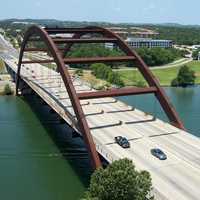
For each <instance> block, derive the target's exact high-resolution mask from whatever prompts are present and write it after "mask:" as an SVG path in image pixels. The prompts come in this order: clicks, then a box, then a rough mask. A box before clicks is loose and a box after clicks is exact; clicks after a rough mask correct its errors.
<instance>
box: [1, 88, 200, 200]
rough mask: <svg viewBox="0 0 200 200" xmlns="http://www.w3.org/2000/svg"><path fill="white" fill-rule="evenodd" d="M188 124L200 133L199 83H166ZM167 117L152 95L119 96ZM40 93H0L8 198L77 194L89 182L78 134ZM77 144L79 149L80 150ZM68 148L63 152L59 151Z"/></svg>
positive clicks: (61, 199) (4, 194) (58, 199)
mask: <svg viewBox="0 0 200 200" xmlns="http://www.w3.org/2000/svg"><path fill="white" fill-rule="evenodd" d="M166 92H167V94H168V96H169V97H170V99H171V100H172V102H173V104H174V106H175V107H176V110H177V111H178V113H179V115H180V117H181V119H182V120H183V122H184V123H185V126H186V128H187V129H188V130H189V131H190V132H191V133H192V134H194V135H197V136H199V137H200V123H199V122H200V121H199V119H200V106H199V102H200V87H199V86H197V87H194V88H184V89H183V88H166ZM120 99H121V100H122V101H124V102H126V103H127V104H129V105H133V106H136V107H139V108H140V109H142V110H145V111H147V112H151V113H153V114H154V115H156V116H157V117H160V118H162V119H164V120H165V119H166V117H165V116H164V114H163V112H162V111H161V109H160V107H159V105H158V103H157V101H156V100H154V98H153V97H152V95H146V96H145V98H144V97H143V96H131V97H130V96H129V97H120ZM58 122H59V119H57V117H56V115H54V114H52V113H51V112H49V110H48V108H47V107H46V106H42V109H41V101H40V100H39V99H38V98H37V97H34V98H32V97H31V98H30V97H29V98H19V97H14V96H9V97H5V96H0V169H1V170H0V194H1V199H5V200H13V199H20V200H27V199H29V200H36V199H38V200H39V199H42V200H76V199H80V198H81V197H82V196H83V193H84V191H85V189H86V187H87V185H88V180H89V174H90V169H89V168H88V157H87V153H86V151H85V149H84V148H83V144H82V142H81V141H80V139H79V138H72V136H71V134H70V132H69V131H68V127H67V126H66V125H59V123H58ZM77 149H78V150H77ZM61 152H62V153H63V152H64V157H63V156H62V155H61Z"/></svg>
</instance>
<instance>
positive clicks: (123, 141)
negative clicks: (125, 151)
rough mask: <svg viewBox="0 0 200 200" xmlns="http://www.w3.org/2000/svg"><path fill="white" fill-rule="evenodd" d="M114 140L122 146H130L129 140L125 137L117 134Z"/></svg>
mask: <svg viewBox="0 0 200 200" xmlns="http://www.w3.org/2000/svg"><path fill="white" fill-rule="evenodd" d="M115 142H116V143H117V144H119V145H120V146H121V147H123V148H130V142H129V141H128V140H127V139H126V138H125V137H122V136H117V137H115Z"/></svg>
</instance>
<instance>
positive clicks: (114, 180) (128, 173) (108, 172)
mask: <svg viewBox="0 0 200 200" xmlns="http://www.w3.org/2000/svg"><path fill="white" fill-rule="evenodd" d="M151 190H152V183H151V176H150V174H149V173H148V172H147V171H141V172H139V171H137V170H136V169H135V166H134V165H133V163H132V161H130V160H128V159H126V158H125V159H121V160H118V161H114V162H113V163H112V164H110V165H109V166H108V167H107V168H105V169H102V168H99V169H97V170H96V171H95V172H94V173H93V174H92V177H91V182H90V186H89V189H88V192H86V199H93V200H94V199H96V200H145V199H147V197H148V198H149V199H153V197H150V192H151Z"/></svg>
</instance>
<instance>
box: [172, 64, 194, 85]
mask: <svg viewBox="0 0 200 200" xmlns="http://www.w3.org/2000/svg"><path fill="white" fill-rule="evenodd" d="M195 78H196V76H195V72H194V71H193V70H191V69H190V68H189V67H188V66H187V65H184V66H182V67H181V68H180V70H179V72H178V75H177V77H176V78H175V79H174V80H172V82H171V85H172V86H182V87H186V86H188V85H194V84H195Z"/></svg>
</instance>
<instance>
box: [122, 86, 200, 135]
mask: <svg viewBox="0 0 200 200" xmlns="http://www.w3.org/2000/svg"><path fill="white" fill-rule="evenodd" d="M165 91H166V93H167V95H168V96H169V98H170V101H171V102H172V104H173V105H174V107H175V109H176V111H177V112H178V114H179V117H180V118H181V120H182V121H183V123H184V125H185V127H186V129H187V130H188V131H189V132H190V133H192V134H194V135H196V136H198V137H200V86H196V87H190V88H165ZM119 99H120V100H122V101H124V102H125V103H127V104H129V105H132V106H135V107H137V108H140V109H141V110H143V111H146V112H149V113H151V114H153V115H154V116H156V117H158V118H160V119H163V120H165V121H167V117H166V116H165V114H164V112H163V110H162V109H161V107H160V105H159V103H158V102H157V100H156V99H155V97H154V96H153V95H151V94H148V95H141V96H140V95H139V96H128V97H120V98H119Z"/></svg>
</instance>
